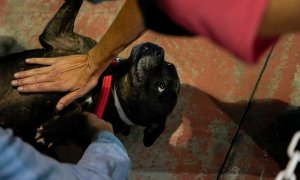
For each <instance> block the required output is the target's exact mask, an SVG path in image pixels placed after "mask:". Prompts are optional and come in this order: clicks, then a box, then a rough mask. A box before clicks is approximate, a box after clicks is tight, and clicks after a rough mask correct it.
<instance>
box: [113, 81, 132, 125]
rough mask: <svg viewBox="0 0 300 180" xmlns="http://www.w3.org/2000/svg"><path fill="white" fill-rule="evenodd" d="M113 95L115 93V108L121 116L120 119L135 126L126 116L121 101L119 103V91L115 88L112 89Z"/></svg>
mask: <svg viewBox="0 0 300 180" xmlns="http://www.w3.org/2000/svg"><path fill="white" fill-rule="evenodd" d="M112 91H113V92H112V93H113V99H114V102H115V107H116V109H117V112H118V114H119V117H120V119H121V120H122V121H123V122H124V123H125V124H127V125H130V126H132V125H135V124H134V123H133V122H132V121H131V120H130V119H129V118H128V117H127V116H126V114H125V112H124V110H123V108H122V106H121V104H120V101H119V98H118V95H117V91H116V88H115V86H113V88H112Z"/></svg>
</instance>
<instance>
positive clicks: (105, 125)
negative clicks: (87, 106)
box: [82, 112, 114, 137]
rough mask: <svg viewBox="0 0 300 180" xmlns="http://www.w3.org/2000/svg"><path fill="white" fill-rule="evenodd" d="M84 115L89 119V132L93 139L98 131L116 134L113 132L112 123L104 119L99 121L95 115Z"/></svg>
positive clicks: (84, 113) (86, 113)
mask: <svg viewBox="0 0 300 180" xmlns="http://www.w3.org/2000/svg"><path fill="white" fill-rule="evenodd" d="M82 114H83V115H84V116H85V117H86V119H87V124H88V131H89V133H90V136H91V137H93V136H94V135H95V133H96V132H98V131H109V132H111V133H113V134H114V130H113V127H112V125H111V123H109V122H107V121H105V120H103V119H99V118H98V117H97V116H96V115H95V114H93V113H89V112H83V113H82Z"/></svg>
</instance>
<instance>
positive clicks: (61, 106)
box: [56, 103, 65, 111]
mask: <svg viewBox="0 0 300 180" xmlns="http://www.w3.org/2000/svg"><path fill="white" fill-rule="evenodd" d="M64 107H65V106H64V104H61V103H60V104H58V105H57V106H56V109H57V110H58V111H61V110H62V109H63V108H64Z"/></svg>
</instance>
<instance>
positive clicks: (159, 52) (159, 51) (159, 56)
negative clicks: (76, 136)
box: [155, 49, 164, 59]
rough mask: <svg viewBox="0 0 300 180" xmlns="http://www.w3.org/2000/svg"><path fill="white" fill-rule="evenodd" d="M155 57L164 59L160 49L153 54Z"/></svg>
mask: <svg viewBox="0 0 300 180" xmlns="http://www.w3.org/2000/svg"><path fill="white" fill-rule="evenodd" d="M155 57H156V58H157V59H163V57H164V53H163V51H162V50H161V49H159V50H156V52H155Z"/></svg>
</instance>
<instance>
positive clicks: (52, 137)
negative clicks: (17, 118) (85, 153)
mask: <svg viewBox="0 0 300 180" xmlns="http://www.w3.org/2000/svg"><path fill="white" fill-rule="evenodd" d="M65 133H66V132H65V130H64V123H63V121H62V119H60V117H59V116H55V117H53V118H52V119H50V120H48V121H47V122H46V123H44V124H42V125H41V126H40V127H39V128H38V129H37V133H36V136H35V139H36V142H37V143H41V144H43V145H45V146H47V147H48V148H50V147H52V146H57V145H60V144H65V143H66V134H65Z"/></svg>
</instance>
